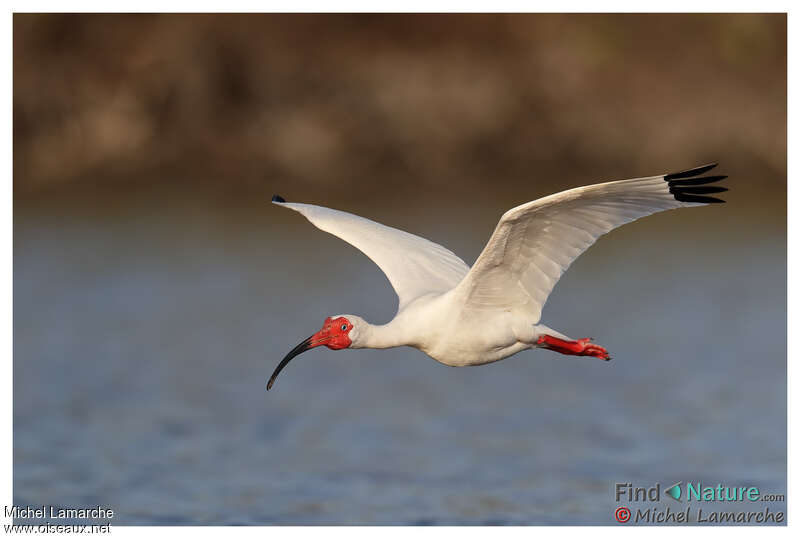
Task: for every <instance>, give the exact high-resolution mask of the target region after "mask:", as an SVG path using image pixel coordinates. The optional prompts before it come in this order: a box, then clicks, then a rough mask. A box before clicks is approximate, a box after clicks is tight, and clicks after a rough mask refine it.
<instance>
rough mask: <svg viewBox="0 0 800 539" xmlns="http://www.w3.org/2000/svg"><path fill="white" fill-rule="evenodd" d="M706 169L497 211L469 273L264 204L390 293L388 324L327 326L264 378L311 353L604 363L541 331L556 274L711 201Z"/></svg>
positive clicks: (313, 210) (422, 245) (598, 350)
mask: <svg viewBox="0 0 800 539" xmlns="http://www.w3.org/2000/svg"><path fill="white" fill-rule="evenodd" d="M714 166H716V165H706V166H702V167H697V168H695V169H691V170H687V171H684V172H679V173H675V174H666V175H660V176H651V177H646V178H637V179H632V180H621V181H615V182H607V183H602V184H596V185H589V186H585V187H579V188H576V189H570V190H568V191H563V192H561V193H556V194H554V195H550V196H548V197H544V198H541V199H539V200H535V201H533V202H528V203H527V204H522V205H520V206H517V207H515V208H512V209H511V210H509V211H507V212H506V213H505V214H504V215H503V217H502V218H501V219H500V222H499V223H498V225H497V227H496V229H495V231H494V233H493V234H492V236H491V238H490V239H489V242H488V243H487V245H486V247H485V248H484V250H483V252H482V253H481V255H480V256H479V257H478V259H477V260H476V261H475V264H474V265H473V266H472V268H470V267H469V266H467V264H466V263H464V261H462V260H461V259H460V258H458V257H457V256H456V255H455V254H453V253H452V252H450V251H449V250H447V249H445V248H444V247H442V246H441V245H438V244H435V243H433V242H430V241H428V240H426V239H424V238H421V237H419V236H415V235H413V234H409V233H407V232H404V231H402V230H397V229H395V228H391V227H388V226H385V225H382V224H379V223H376V222H374V221H370V220H368V219H365V218H363V217H358V216H356V215H352V214H349V213H345V212H341V211H338V210H332V209H329V208H324V207H321V206H314V205H310V204H298V203H288V202H286V201H285V200H283V199H282V198H281V197H278V196H276V197H274V198H273V202H274V203H276V204H279V205H281V206H285V207H288V208H290V209H292V210H295V211H297V212H299V213H301V214H303V215H304V216H305V217H306V218H307V219H308V220H309V221H311V223H313V224H314V225H315V226H317V227H318V228H320V229H321V230H324V231H326V232H329V233H331V234H333V235H335V236H338V237H339V238H341V239H343V240H344V241H346V242H348V243H350V244H352V245H353V246H354V247H356V248H358V249H359V250H361V251H362V252H363V253H364V254H365V255H367V256H368V257H369V258H371V259H372V260H373V261H374V262H375V263H376V264H377V265H378V266H379V267H380V268H381V269H382V270H383V272H384V273H385V274H386V276H387V278H388V279H389V281H390V283H391V284H392V286H393V287H394V289H395V292H397V296H398V298H399V305H398V310H397V314H396V315H395V317H394V318H393V319H392V320H391V321H390V322H389V323H387V324H385V325H373V324H370V323H368V322H367V321H365V320H363V319H362V318H360V317H358V316H355V315H339V316H337V317H335V318H331V317H329V318H328V319H326V321H325V325H324V326H323V328H322V329H321V330H320V331H319V332H317V333H316V334H314V335H312V336H311V337H309V338H308V339H306V340H305V341H303V342H302V343H300V345H298V346H297V347H296V348H295V349H294V350H292V352H290V353H289V354H288V355H287V356H286V357H285V358H284V360H283V361H281V363H280V364H279V365H278V368H277V369H276V370H275V373H274V374H273V376H272V378H271V379H270V382H269V384H268V388H269V387H271V386H272V384H273V383H274V380H275V377H276V376H277V375H278V373H279V372H280V371H281V369H282V368H283V367H284V366H285V365H286V364H287V363H288V362H289V361H290V360H291V359H292V358H293V357H295V356H296V355H298V354H300V353H302V352H303V351H305V350H308V349H310V348H313V347H315V346H319V345H325V346H328V347H329V348H332V349H341V348H391V347H395V346H413V347H415V348H418V349H419V350H422V351H423V352H425V353H426V354H428V355H429V356H430V357H432V358H433V359H435V360H437V361H439V362H440V363H444V364H445V365H451V366H468V365H481V364H485V363H491V362H494V361H498V360H501V359H504V358H506V357H508V356H511V355H513V354H516V353H518V352H520V351H522V350H526V349H529V348H534V347H537V348H547V349H550V350H554V351H557V352H560V353H563V354H569V355H579V356H592V357H597V358H600V359H605V360H608V359H610V357H609V355H608V352H607V351H606V350H605V349H604V348H602V347H600V346H598V345H595V344H592V343H590V339H578V340H573V339H571V338H569V337H567V336H565V335H563V334H561V333H558V332H557V331H555V330H552V329H550V328H548V327H547V326H545V325H543V324H541V323H540V322H541V312H542V307H543V306H544V303H545V301H546V300H547V297H548V296H549V295H550V292H551V291H552V289H553V287H554V286H555V284H556V282H557V281H558V279H559V278H560V277H561V274H562V273H563V272H564V271H566V269H567V268H568V267H569V265H570V264H571V263H572V261H573V260H575V259H576V258H577V257H578V256H579V255H580V254H581V253H583V252H584V251H585V250H586V249H587V248H588V247H589V246H591V245H592V244H593V243H594V242H595V241H596V240H597V238H599V237H600V236H602V235H603V234H605V233H606V232H608V231H610V230H612V229H614V228H616V227H618V226H621V225H623V224H625V223H628V222H630V221H633V220H635V219H638V218H640V217H644V216H646V215H650V214H653V213H656V212H659V211H663V210H668V209H674V208H680V207H685V206H698V205H704V204H708V203H714V202H722V201H721V200H719V199H717V198H713V197H710V196H707V195H708V194H711V193H719V192H723V191H726V190H727V189H725V188H724V187H716V186H708V184H710V183H715V182H717V181H720V180H722V179H724V178H725V176H705V177H702V176H701V175H702V174H703V173H704V172H706V171H708V170H710V169H711V168H713V167H714Z"/></svg>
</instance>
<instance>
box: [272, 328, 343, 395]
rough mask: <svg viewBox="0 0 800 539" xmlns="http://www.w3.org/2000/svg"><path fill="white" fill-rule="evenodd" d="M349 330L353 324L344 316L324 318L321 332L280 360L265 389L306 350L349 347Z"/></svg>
mask: <svg viewBox="0 0 800 539" xmlns="http://www.w3.org/2000/svg"><path fill="white" fill-rule="evenodd" d="M351 329H353V324H351V323H350V320H348V319H347V318H345V317H344V316H340V317H338V318H331V317H330V316H329V317H328V318H326V319H325V323H324V324H322V329H321V330H319V331H317V332H316V333H314V334H313V335H312V336H311V337H309V338H308V339H306V340H304V341H303V342H301V343H300V344H298V345H297V346H295V347H294V348H293V349H292V351H291V352H289V353H288V354H286V357H285V358H283V359H282V360H281V362H280V363H279V364H278V367H277V368H276V369H275V372H273V373H272V376H271V377H270V379H269V383H267V389H268V390H269V389H270V388H271V387H272V384H274V383H275V378H277V377H278V374H279V373H280V372H281V370H282V369H283V368H284V367H285V366H286V365H288V364H289V362H290V361H291V360H292V358H293V357H295V356H299V355H300V354H302V353H303V352H305V351H306V350H311V349H312V348H315V347H317V346H322V345H325V346H327V347H328V348H330V349H331V350H341V349H342V348H347V347H348V346H350V345H351V344H352V343H353V341H351V340H350V337H349V336H348V335H347V334H348V333H350V330H351Z"/></svg>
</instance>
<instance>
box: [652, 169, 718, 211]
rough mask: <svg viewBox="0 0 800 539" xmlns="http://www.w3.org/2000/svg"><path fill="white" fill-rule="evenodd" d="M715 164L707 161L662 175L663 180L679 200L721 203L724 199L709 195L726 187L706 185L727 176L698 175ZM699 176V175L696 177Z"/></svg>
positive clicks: (698, 202)
mask: <svg viewBox="0 0 800 539" xmlns="http://www.w3.org/2000/svg"><path fill="white" fill-rule="evenodd" d="M715 166H717V163H709V164H708V165H703V166H701V167H695V168H691V169H689V170H684V171H681V172H675V173H673V174H667V175H666V176H664V181H665V182H667V185H669V192H670V193H672V196H674V197H675V200H677V201H679V202H693V203H697V204H722V203H724V202H725V201H724V200H721V199H719V198H716V197H709V196H703V195H709V194H712V193H724V192H725V191H727V190H728V188H727V187H716V186H708V184H709V183H716V182H718V181H722V180H724V179H725V178H727V176H700V175H701V174H703V173H704V172H708V171H709V170H711V169H712V168H714V167H715ZM698 176H699V177H698Z"/></svg>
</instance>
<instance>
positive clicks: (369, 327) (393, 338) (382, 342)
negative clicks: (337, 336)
mask: <svg viewBox="0 0 800 539" xmlns="http://www.w3.org/2000/svg"><path fill="white" fill-rule="evenodd" d="M363 332H364V333H363V337H361V338H359V339H358V341H359V342H358V348H394V347H395V346H406V345H409V344H411V343H409V342H408V339H407V338H406V335H405V332H404V331H403V328H401V327H399V325H398V324H395V323H393V322H389V323H388V324H384V325H382V326H377V325H374V324H370V323H365V324H364V329H363Z"/></svg>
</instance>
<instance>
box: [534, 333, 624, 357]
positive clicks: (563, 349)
mask: <svg viewBox="0 0 800 539" xmlns="http://www.w3.org/2000/svg"><path fill="white" fill-rule="evenodd" d="M591 340H592V339H589V338H587V339H578V340H577V341H565V340H563V339H559V338H558V337H551V336H550V335H542V336H541V337H539V339H538V340H537V341H536V344H538V345H539V346H541V347H543V348H547V349H548V350H553V351H555V352H558V353H560V354H567V355H570V356H592V357H597V358H600V359H603V360H605V361H608V360H610V359H611V356H609V355H608V350H606V349H605V348H603V347H602V346H598V345H596V344H592V343H591V342H590V341H591Z"/></svg>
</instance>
